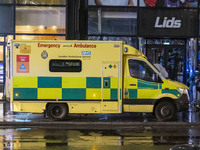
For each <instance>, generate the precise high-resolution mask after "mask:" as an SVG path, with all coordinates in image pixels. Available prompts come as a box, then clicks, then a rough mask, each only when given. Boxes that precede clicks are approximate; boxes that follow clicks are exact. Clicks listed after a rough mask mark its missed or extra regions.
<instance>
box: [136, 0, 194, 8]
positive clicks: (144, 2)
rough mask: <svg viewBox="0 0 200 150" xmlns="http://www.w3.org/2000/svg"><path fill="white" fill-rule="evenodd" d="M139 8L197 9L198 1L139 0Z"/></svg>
mask: <svg viewBox="0 0 200 150" xmlns="http://www.w3.org/2000/svg"><path fill="white" fill-rule="evenodd" d="M140 7H170V8H174V7H175V8H177V7H186V8H197V7H198V0H157V1H152V0H141V1H140Z"/></svg>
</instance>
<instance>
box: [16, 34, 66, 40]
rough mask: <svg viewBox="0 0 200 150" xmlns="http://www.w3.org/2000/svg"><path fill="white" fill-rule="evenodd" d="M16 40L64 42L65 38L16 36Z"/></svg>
mask: <svg viewBox="0 0 200 150" xmlns="http://www.w3.org/2000/svg"><path fill="white" fill-rule="evenodd" d="M16 39H17V40H65V36H56V35H55V36H31V35H17V36H16Z"/></svg>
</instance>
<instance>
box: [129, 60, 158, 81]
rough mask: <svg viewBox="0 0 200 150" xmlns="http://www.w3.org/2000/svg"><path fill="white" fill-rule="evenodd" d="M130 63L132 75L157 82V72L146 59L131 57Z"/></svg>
mask: <svg viewBox="0 0 200 150" xmlns="http://www.w3.org/2000/svg"><path fill="white" fill-rule="evenodd" d="M128 64H129V71H130V75H131V76H132V77H134V78H138V79H142V80H146V81H150V82H157V80H158V79H157V78H156V76H157V75H156V73H155V72H154V71H153V69H151V67H149V65H148V64H146V63H145V62H144V61H140V60H132V59H130V60H129V61H128Z"/></svg>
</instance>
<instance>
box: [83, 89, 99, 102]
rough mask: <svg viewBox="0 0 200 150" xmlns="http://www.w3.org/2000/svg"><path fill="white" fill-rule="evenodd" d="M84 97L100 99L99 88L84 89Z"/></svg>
mask: <svg viewBox="0 0 200 150" xmlns="http://www.w3.org/2000/svg"><path fill="white" fill-rule="evenodd" d="M86 99H91V100H92V99H94V100H95V99H101V89H86Z"/></svg>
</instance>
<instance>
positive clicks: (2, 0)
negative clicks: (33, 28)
mask: <svg viewBox="0 0 200 150" xmlns="http://www.w3.org/2000/svg"><path fill="white" fill-rule="evenodd" d="M13 2H14V0H0V4H12V3H13Z"/></svg>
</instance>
